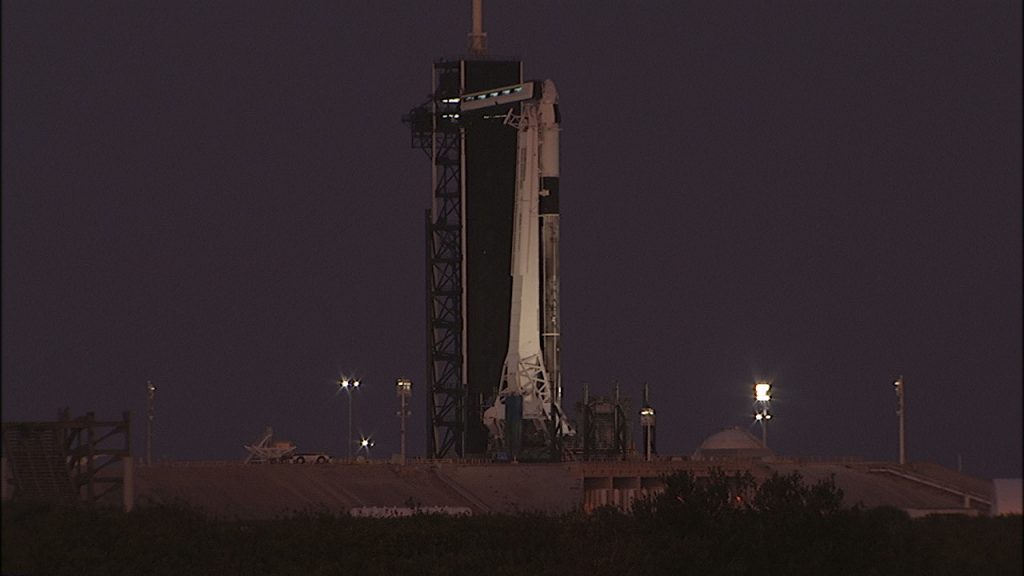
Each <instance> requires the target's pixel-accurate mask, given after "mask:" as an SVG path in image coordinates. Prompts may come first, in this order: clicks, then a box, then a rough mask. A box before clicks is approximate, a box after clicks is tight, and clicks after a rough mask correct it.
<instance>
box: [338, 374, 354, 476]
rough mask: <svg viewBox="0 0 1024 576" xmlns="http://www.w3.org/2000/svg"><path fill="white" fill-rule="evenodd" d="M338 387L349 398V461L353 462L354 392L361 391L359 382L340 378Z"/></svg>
mask: <svg viewBox="0 0 1024 576" xmlns="http://www.w3.org/2000/svg"><path fill="white" fill-rule="evenodd" d="M338 387H340V388H341V389H342V390H344V391H345V394H346V395H347V396H348V459H349V460H352V391H353V390H358V389H359V380H354V379H353V380H349V379H348V378H345V377H344V376H342V377H341V378H338Z"/></svg>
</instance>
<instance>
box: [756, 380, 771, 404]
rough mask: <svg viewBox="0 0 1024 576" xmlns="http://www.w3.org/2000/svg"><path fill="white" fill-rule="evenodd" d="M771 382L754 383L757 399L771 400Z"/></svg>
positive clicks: (761, 400)
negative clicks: (769, 392) (769, 393)
mask: <svg viewBox="0 0 1024 576" xmlns="http://www.w3.org/2000/svg"><path fill="white" fill-rule="evenodd" d="M771 388H772V386H771V384H768V383H767V382H758V383H757V384H755V385H754V393H755V395H756V396H755V399H756V400H757V401H758V402H769V401H771V399H772V397H771V396H769V395H768V391H769V390H771Z"/></svg>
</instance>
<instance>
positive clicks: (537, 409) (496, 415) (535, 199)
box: [462, 80, 571, 458]
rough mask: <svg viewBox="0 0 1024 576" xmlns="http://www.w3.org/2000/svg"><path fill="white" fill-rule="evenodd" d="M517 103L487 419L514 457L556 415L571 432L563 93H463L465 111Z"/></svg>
mask: <svg viewBox="0 0 1024 576" xmlns="http://www.w3.org/2000/svg"><path fill="white" fill-rule="evenodd" d="M511 102H521V109H520V114H519V115H518V116H514V114H513V112H510V113H509V115H508V116H507V117H506V122H507V123H509V124H512V125H513V126H515V127H516V128H517V130H518V138H517V157H516V190H515V207H514V211H513V228H512V259H511V269H510V274H511V277H512V301H511V307H510V318H509V339H508V352H507V354H506V356H505V362H504V366H503V368H502V375H501V383H500V385H499V388H498V397H497V398H496V399H495V402H494V405H492V406H491V407H490V408H488V409H487V410H486V411H485V412H484V422H485V424H486V425H487V427H488V428H489V430H490V432H491V438H492V439H493V440H495V443H496V445H497V446H498V448H501V449H503V450H505V451H507V452H509V454H510V456H512V457H513V458H514V457H515V455H516V454H517V453H518V452H519V448H520V446H521V441H522V438H523V437H524V435H525V434H528V433H530V432H533V433H534V434H533V436H534V437H536V436H537V435H538V434H541V435H545V436H546V435H547V434H548V430H549V423H550V422H551V421H552V420H556V421H558V423H559V424H558V429H557V430H556V431H555V433H556V434H562V435H564V434H568V433H571V431H570V430H569V428H568V424H567V423H566V422H565V421H564V420H562V419H561V418H560V416H561V408H560V401H561V366H560V362H561V359H560V350H559V346H560V338H561V327H560V318H559V316H560V312H559V269H558V268H559V258H558V250H559V229H558V226H559V207H558V195H559V166H558V163H559V144H558V132H559V130H560V126H559V115H558V92H557V91H556V89H555V84H554V82H552V81H551V80H545V81H544V82H543V83H540V82H528V83H526V84H522V85H517V86H510V87H505V88H499V89H495V90H492V91H489V92H484V93H477V94H471V95H466V96H463V98H462V109H463V111H467V110H474V109H479V108H483V107H487V106H489V105H500V104H504V103H511ZM524 426H532V430H530V429H524V428H523V427H524ZM548 441H550V438H549V439H548Z"/></svg>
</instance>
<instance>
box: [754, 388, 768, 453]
mask: <svg viewBox="0 0 1024 576" xmlns="http://www.w3.org/2000/svg"><path fill="white" fill-rule="evenodd" d="M771 389H772V385H771V384H769V383H767V382H765V381H764V380H761V381H759V382H757V383H756V384H754V401H755V402H756V408H755V409H754V420H757V421H758V422H760V423H761V445H762V446H764V447H765V448H767V447H768V421H769V420H771V419H772V413H771V411H770V410H769V409H770V408H771V405H770V403H771V401H772V397H771V395H770V394H769V392H770V391H771Z"/></svg>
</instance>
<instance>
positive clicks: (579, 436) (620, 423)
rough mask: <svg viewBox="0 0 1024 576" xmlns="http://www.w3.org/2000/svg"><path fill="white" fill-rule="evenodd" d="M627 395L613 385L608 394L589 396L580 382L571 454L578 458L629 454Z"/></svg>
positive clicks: (592, 458) (607, 458) (587, 387)
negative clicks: (581, 390)
mask: <svg viewBox="0 0 1024 576" xmlns="http://www.w3.org/2000/svg"><path fill="white" fill-rule="evenodd" d="M630 413H631V411H630V401H629V398H623V397H622V396H620V394H619V385H618V384H615V385H614V388H613V392H612V395H611V396H591V395H590V386H589V385H587V384H584V385H583V399H582V400H581V401H579V402H577V403H576V426H577V430H576V436H575V438H574V439H573V443H572V453H573V455H574V457H575V458H576V459H579V460H626V459H627V458H629V457H630V455H631V453H632V448H631V444H630V437H629V428H630V426H629V424H630V422H629V414H630Z"/></svg>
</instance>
